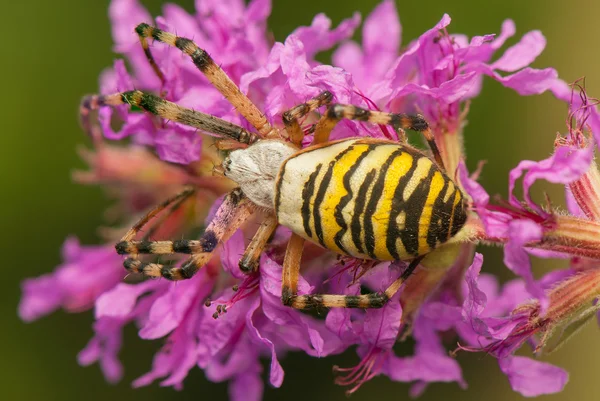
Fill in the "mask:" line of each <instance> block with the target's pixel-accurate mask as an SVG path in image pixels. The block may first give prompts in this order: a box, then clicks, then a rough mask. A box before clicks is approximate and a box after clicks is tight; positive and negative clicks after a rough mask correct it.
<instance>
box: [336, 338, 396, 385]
mask: <svg viewBox="0 0 600 401" xmlns="http://www.w3.org/2000/svg"><path fill="white" fill-rule="evenodd" d="M384 362H385V354H384V352H383V350H382V349H381V348H378V347H372V348H371V349H370V350H369V352H368V353H367V355H365V357H364V358H363V359H362V360H361V361H360V362H359V364H358V365H356V366H355V367H353V368H340V367H339V366H334V367H333V373H336V374H338V373H340V372H343V373H346V372H348V373H347V374H346V375H340V376H338V377H336V379H335V384H337V385H339V386H353V387H352V388H350V389H349V390H346V395H351V394H352V393H354V392H355V391H356V390H358V389H359V388H360V386H362V385H363V383H366V382H368V381H369V380H371V379H372V378H373V377H375V376H377V375H378V374H379V373H380V372H381V367H382V366H383V363H384Z"/></svg>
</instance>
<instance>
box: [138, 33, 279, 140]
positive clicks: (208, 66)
mask: <svg viewBox="0 0 600 401" xmlns="http://www.w3.org/2000/svg"><path fill="white" fill-rule="evenodd" d="M135 32H136V33H137V34H138V36H139V38H140V42H141V44H142V48H143V49H144V53H145V54H146V57H147V58H148V61H149V62H150V65H151V66H152V68H153V69H154V70H155V72H157V74H158V76H159V78H160V77H162V78H161V80H163V81H164V75H163V74H162V72H161V71H160V69H159V68H158V66H157V64H156V61H155V60H154V57H153V56H152V53H151V52H150V49H149V47H148V43H147V41H146V39H149V38H152V39H154V40H156V41H159V42H162V43H165V44H167V45H169V46H173V47H176V48H178V49H179V50H181V51H182V52H184V53H185V54H187V55H188V56H190V58H191V59H192V61H193V63H194V65H195V66H196V67H197V68H198V70H200V72H202V73H203V74H204V76H206V78H207V79H208V80H209V81H210V83H211V84H212V85H213V86H214V87H215V88H217V90H218V91H219V92H221V94H222V95H223V96H224V97H225V98H226V99H227V100H228V101H229V103H231V104H232V105H233V107H235V109H236V110H237V111H238V112H239V113H240V114H241V115H242V116H243V117H244V118H245V119H246V120H248V122H249V123H250V124H251V125H252V126H254V127H255V128H256V130H257V131H258V132H259V133H260V135H261V136H263V137H270V136H273V135H275V134H277V132H276V130H274V129H273V127H272V126H271V124H269V123H268V121H267V119H266V117H265V116H264V114H262V113H261V112H260V110H259V109H258V108H257V107H256V106H255V105H254V103H252V101H251V100H250V99H249V98H248V97H247V96H246V95H245V94H243V93H242V92H241V91H240V88H239V87H238V86H237V85H236V84H235V83H234V82H233V81H232V80H231V78H229V76H228V75H227V74H226V73H225V71H223V70H222V69H221V67H219V66H218V65H217V64H216V63H215V62H214V60H213V59H212V58H211V57H210V56H209V55H208V53H207V52H206V51H205V50H204V49H201V48H200V47H198V45H196V44H195V43H194V42H193V41H191V40H190V39H186V38H182V37H179V36H176V35H174V34H172V33H169V32H165V31H163V30H161V29H159V28H156V27H153V26H150V25H148V24H145V23H142V24H139V25H138V26H137V27H136V28H135Z"/></svg>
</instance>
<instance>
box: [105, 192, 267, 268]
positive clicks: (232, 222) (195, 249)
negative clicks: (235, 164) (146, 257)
mask: <svg viewBox="0 0 600 401" xmlns="http://www.w3.org/2000/svg"><path fill="white" fill-rule="evenodd" d="M165 203H166V202H165ZM163 205H164V203H163V204H161V205H160V206H159V207H157V208H155V209H153V210H152V211H150V212H149V213H148V214H147V215H146V216H144V217H143V218H142V219H141V220H140V222H138V223H137V224H136V225H135V226H134V228H132V230H130V231H129V232H128V233H127V234H126V235H125V236H124V237H123V239H122V241H121V242H119V243H118V244H117V245H116V246H115V248H116V250H117V252H118V253H119V254H121V255H130V257H128V258H127V259H125V261H124V262H123V265H124V266H125V268H126V269H127V270H129V271H131V272H140V273H143V274H144V275H145V276H148V277H161V276H162V277H164V278H166V279H168V280H185V279H189V278H192V277H193V276H194V274H196V273H197V272H198V270H199V269H200V268H201V267H202V266H204V265H205V264H206V263H207V262H208V261H209V260H210V258H211V257H212V254H213V252H214V250H215V249H216V248H217V246H218V245H219V244H220V243H222V242H225V241H227V240H228V239H229V237H231V235H232V234H233V233H234V232H235V230H237V229H238V228H239V227H240V226H241V225H242V224H243V223H244V222H245V221H246V220H247V219H248V217H250V216H251V215H252V213H253V212H255V209H256V207H255V206H254V204H253V203H252V202H250V200H248V198H246V196H245V195H244V194H243V193H242V191H241V190H240V189H239V188H236V189H234V190H233V191H231V192H229V193H228V194H227V196H226V197H225V199H224V200H223V203H222V204H221V206H220V207H219V209H218V210H217V212H216V214H215V217H214V218H213V220H212V221H211V222H210V224H209V225H208V227H206V230H205V231H204V233H203V234H202V235H201V236H200V239H198V240H186V239H183V240H177V241H133V240H132V238H133V236H132V233H134V232H137V231H139V230H140V229H141V228H142V227H143V225H144V224H145V223H146V222H148V221H149V220H150V219H151V218H152V217H153V216H155V215H156V214H157V213H158V212H159V211H160V210H162V209H164V207H166V206H163ZM161 206H162V209H160V208H161ZM159 209H160V210H159ZM133 235H135V234H133ZM173 253H184V254H191V255H192V256H190V257H189V258H188V259H187V260H186V261H185V262H184V263H183V264H182V265H181V266H180V267H172V266H166V265H162V264H159V263H145V262H141V261H140V260H138V259H137V255H139V254H152V255H168V254H173Z"/></svg>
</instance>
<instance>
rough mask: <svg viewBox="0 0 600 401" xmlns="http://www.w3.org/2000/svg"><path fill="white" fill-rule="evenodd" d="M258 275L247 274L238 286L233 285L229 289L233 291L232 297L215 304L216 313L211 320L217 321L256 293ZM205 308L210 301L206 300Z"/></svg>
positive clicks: (210, 303) (258, 281)
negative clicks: (234, 306)
mask: <svg viewBox="0 0 600 401" xmlns="http://www.w3.org/2000/svg"><path fill="white" fill-rule="evenodd" d="M259 278H260V275H259V274H258V272H256V273H253V274H249V275H248V276H246V277H245V278H244V280H242V282H241V283H240V284H236V285H234V286H233V287H232V288H231V289H232V290H233V291H234V295H233V296H232V297H231V299H230V300H229V301H226V302H221V303H219V304H217V308H216V312H215V313H214V314H213V318H215V319H218V318H219V316H221V315H223V314H225V313H227V311H228V310H229V309H230V308H232V307H233V305H235V304H236V303H237V302H239V301H241V300H243V299H246V298H248V297H249V296H251V295H253V294H254V293H256V291H258V288H259V284H260V280H259ZM204 305H205V306H207V307H209V306H211V305H212V302H211V301H210V300H208V299H207V300H206V302H205V303H204Z"/></svg>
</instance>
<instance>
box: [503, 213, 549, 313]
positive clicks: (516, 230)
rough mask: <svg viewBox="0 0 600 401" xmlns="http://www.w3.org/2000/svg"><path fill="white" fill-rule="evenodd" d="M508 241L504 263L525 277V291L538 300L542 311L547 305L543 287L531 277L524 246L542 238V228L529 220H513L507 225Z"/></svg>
mask: <svg viewBox="0 0 600 401" xmlns="http://www.w3.org/2000/svg"><path fill="white" fill-rule="evenodd" d="M508 235H509V238H508V243H507V244H506V246H505V247H504V264H506V266H507V267H508V268H509V269H510V270H512V271H513V272H514V273H515V274H518V275H519V276H521V277H523V278H524V279H525V283H526V284H525V285H526V288H527V291H529V293H530V294H531V295H532V296H533V297H534V298H537V299H538V300H539V301H540V307H541V309H542V311H545V310H546V308H547V307H548V297H547V296H546V293H545V291H544V289H543V288H542V286H541V285H539V283H537V282H536V281H535V279H534V278H533V273H532V272H531V261H530V260H529V255H528V254H527V252H526V251H525V249H524V247H525V245H526V244H527V243H529V242H534V241H539V240H540V239H541V238H542V228H541V227H540V226H539V225H538V224H536V223H534V222H533V221H530V220H514V221H511V222H510V223H509V226H508Z"/></svg>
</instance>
